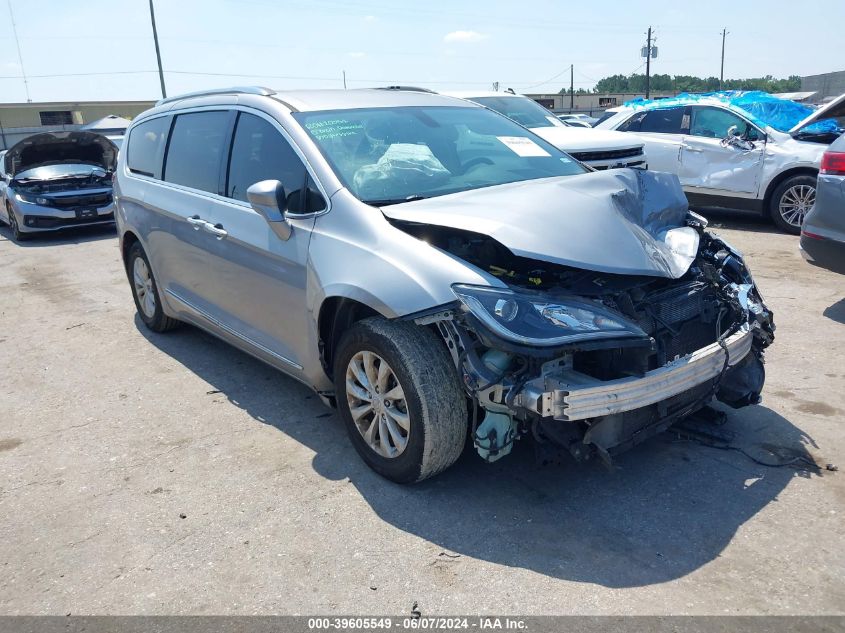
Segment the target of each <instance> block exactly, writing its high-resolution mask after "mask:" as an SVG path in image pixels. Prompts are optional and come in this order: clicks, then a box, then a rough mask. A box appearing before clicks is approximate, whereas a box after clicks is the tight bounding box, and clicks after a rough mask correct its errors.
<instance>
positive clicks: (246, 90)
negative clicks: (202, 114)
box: [156, 86, 276, 106]
mask: <svg viewBox="0 0 845 633" xmlns="http://www.w3.org/2000/svg"><path fill="white" fill-rule="evenodd" d="M232 94H240V95H261V96H263V97H267V96H269V95H274V94H276V91H275V90H271V89H270V88H263V87H261V86H233V87H231V88H212V89H210V90H198V91H197V92H186V93H185V94H182V95H176V96H175V97H165V98H164V99H159V100H158V102H156V106H160V105H164V104H166V103H173V102H174V101H181V100H182V99H191V98H192V97H205V96H209V95H232Z"/></svg>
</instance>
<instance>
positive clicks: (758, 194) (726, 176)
mask: <svg viewBox="0 0 845 633" xmlns="http://www.w3.org/2000/svg"><path fill="white" fill-rule="evenodd" d="M731 94H733V93H724V95H728V96H724V95H723V96H721V97H719V96H698V95H688V96H686V97H684V96H679V97H677V98H672V99H658V100H655V101H642V102H633V103H631V104H630V105H626V106H625V107H622V108H616V109H614V110H613V111H612V113H611V114H612V115H611V116H610V117H607V118H604V119H602V120H601V121H600V122H599V123H597V124H596V128H598V129H601V130H615V131H619V132H632V133H633V134H632V136H636V137H637V138H639V139H642V140H643V141H645V145H646V151H647V152H648V157H649V166H650V168H651V169H655V170H658V171H666V172H669V173H672V174H677V175H678V178H679V179H680V181H681V185H682V186H683V188H684V191H685V192H686V194H687V198H688V199H689V202H690V204H691V205H693V207H722V208H727V209H744V210H749V211H756V212H758V213H761V214H764V215H768V216H769V217H770V218H771V219H772V221H773V222H774V223H775V225H776V226H777V227H778V228H780V229H781V230H783V231H785V232H787V233H793V234H795V235H798V234H799V233H800V232H801V224H802V223H803V222H804V217H805V216H806V215H807V213H808V212H809V211H810V209H812V208H813V204H814V203H815V200H816V178H817V177H818V174H819V164H820V162H821V158H822V155H823V154H824V151H825V149H827V146H828V145H829V144H830V143H832V142H833V141H834V140H836V138H837V137H838V136H839V135H840V134H841V132H842V127H843V126H845V95H842V96H840V97H839V98H837V99H835V100H833V101H831V102H830V103H829V104H827V105H825V106H824V107H822V108H820V109H818V110H815V111H814V110H812V109H811V108H809V107H806V106H802V105H799V104H795V103H793V102H791V101H787V100H784V99H777V98H775V97H773V96H772V95H768V94H765V93H748V94H747V95H742V93H738V94H740V96H739V97H731V96H730V95H731ZM758 94H759V97H755V95H758ZM758 98H759V99H761V100H764V101H763V102H762V103H757V102H755V99H758ZM784 110H786V111H787V112H786V113H783V112H782V111H784ZM752 111H753V112H756V115H755V114H752ZM609 112H611V111H609ZM776 126H777V127H776Z"/></svg>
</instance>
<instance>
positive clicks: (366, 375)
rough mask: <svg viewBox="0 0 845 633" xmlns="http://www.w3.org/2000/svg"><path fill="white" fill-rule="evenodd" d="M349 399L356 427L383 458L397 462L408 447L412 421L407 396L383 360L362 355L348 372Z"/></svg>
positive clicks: (350, 365)
mask: <svg viewBox="0 0 845 633" xmlns="http://www.w3.org/2000/svg"><path fill="white" fill-rule="evenodd" d="M346 399H347V402H348V403H349V412H350V413H351V414H352V420H353V421H354V423H355V427H356V428H357V429H358V432H359V433H360V434H361V437H363V438H364V441H365V442H366V443H367V445H368V446H369V447H370V448H371V449H372V450H373V451H375V452H376V453H378V454H379V455H381V456H382V457H387V458H394V457H398V456H399V455H401V454H402V452H403V451H404V450H405V448H406V447H407V446H408V438H409V437H410V431H411V418H410V415H409V413H408V403H407V402H406V400H405V392H404V390H403V389H402V385H400V384H399V380H398V379H397V378H396V374H395V373H394V372H393V370H392V369H391V368H390V365H388V364H387V361H386V360H384V359H383V358H382V357H381V356H379V355H378V354H376V353H374V352H369V351H361V352H358V353H357V354H355V355H354V356H353V357H352V358H351V359H350V360H349V365H348V366H347V368H346Z"/></svg>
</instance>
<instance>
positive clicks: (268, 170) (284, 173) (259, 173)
mask: <svg viewBox="0 0 845 633" xmlns="http://www.w3.org/2000/svg"><path fill="white" fill-rule="evenodd" d="M306 174H307V172H306V170H305V165H304V164H303V163H302V160H301V159H300V158H299V155H298V154H297V153H296V152H295V151H294V149H293V148H292V147H291V146H290V143H288V142H287V139H285V137H284V136H282V134H281V133H280V132H279V130H277V129H276V128H275V127H273V125H271V124H270V123H269V122H267V121H266V120H264V119H262V118H261V117H258V116H255V115H253V114H246V113H244V112H242V113H241V114H240V116H239V117H238V123H237V126H236V127H235V136H234V139H233V141H232V157H231V159H230V162H229V174H228V178H227V180H226V196H227V197H228V198H234V199H235V200H242V201H244V202H246V201H247V198H246V190H247V189H249V188H250V186H252V185H254V184H255V183H257V182H260V181H262V180H279V181H281V183H282V185H284V187H285V193H286V194H287V198H288V209H289V210H290V211H291V212H293V213H302V212H306V207H307V206H308V205H307V201H306V200H303V198H304V197H305V198H307V196H306V195H305V191H304V188H305V185H306ZM314 210H317V209H314Z"/></svg>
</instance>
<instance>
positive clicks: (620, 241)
mask: <svg viewBox="0 0 845 633" xmlns="http://www.w3.org/2000/svg"><path fill="white" fill-rule="evenodd" d="M381 210H382V212H383V213H384V215H385V216H387V217H388V218H391V219H394V220H399V221H404V222H414V223H419V224H430V225H436V226H444V227H452V228H455V229H461V230H465V231H472V232H474V233H481V234H484V235H488V236H490V237H492V238H493V239H495V240H497V241H498V242H500V243H501V244H502V245H504V246H505V247H507V248H508V249H509V250H510V251H511V252H512V253H513V254H514V255H518V256H521V257H528V258H532V259H539V260H544V261H549V262H553V263H556V264H563V265H565V266H572V267H575V268H583V269H586V270H594V271H597V272H605V273H616V274H627V275H649V276H655V277H667V278H670V279H677V278H678V277H681V276H682V275H683V274H684V273H685V272H686V271H687V269H688V268H689V266H690V264H691V263H692V261H693V259H694V258H695V255H696V253H697V251H698V234H697V233H696V232H695V230H694V229H692V228H689V227H687V226H686V217H687V211H688V207H687V199H686V196H685V195H684V192H683V190H682V189H681V185H680V182H679V181H678V177H677V176H675V175H674V174H667V173H660V172H650V171H642V170H638V169H637V170H634V169H614V170H608V171H598V172H590V173H586V174H582V175H578V176H562V177H558V178H547V179H542V180H529V181H522V182H518V183H511V184H507V185H498V186H494V187H487V188H483V189H475V190H471V191H463V192H460V193H455V194H450V195H446V196H439V197H435V198H428V199H426V200H417V201H412V202H404V203H402V204H397V205H392V206H387V207H383V208H382V209H381ZM679 227H683V228H679Z"/></svg>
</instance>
